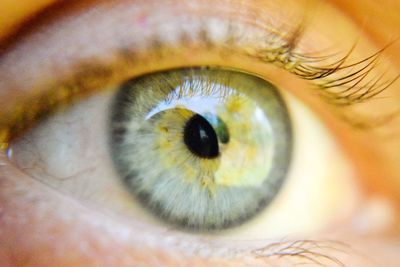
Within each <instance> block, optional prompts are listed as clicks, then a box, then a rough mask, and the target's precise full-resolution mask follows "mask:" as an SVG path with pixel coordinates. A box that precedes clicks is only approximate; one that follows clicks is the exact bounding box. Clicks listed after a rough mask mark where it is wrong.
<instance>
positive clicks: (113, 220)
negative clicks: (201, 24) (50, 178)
mask: <svg viewBox="0 0 400 267" xmlns="http://www.w3.org/2000/svg"><path fill="white" fill-rule="evenodd" d="M80 2H81V3H82V4H76V2H74V1H70V4H69V3H64V4H61V5H58V6H57V5H56V6H54V7H52V9H49V11H48V12H47V13H45V14H44V15H43V16H44V17H45V18H44V19H43V20H41V21H40V18H38V17H36V18H35V19H34V20H33V21H28V24H26V22H25V24H21V23H23V22H24V21H27V18H32V17H33V14H38V12H40V10H42V9H44V8H46V6H50V5H51V4H52V1H23V2H22V1H19V2H17V1H0V7H1V8H0V11H1V12H0V13H1V14H9V15H7V16H5V17H6V18H3V19H4V23H2V22H0V25H4V26H2V27H1V28H0V44H1V46H0V47H1V48H2V50H1V51H0V69H1V70H3V69H5V65H6V64H5V63H4V62H6V61H5V60H8V58H7V55H8V54H12V53H14V54H16V55H17V56H18V55H19V56H20V57H24V58H26V60H25V59H24V62H17V61H16V62H13V65H14V66H10V65H8V66H9V67H10V69H16V70H17V71H21V72H23V73H24V74H25V75H27V74H26V73H29V74H31V77H30V78H29V79H20V80H19V79H18V78H17V77H16V76H9V77H7V80H3V81H0V82H3V83H0V84H1V85H2V86H1V87H0V96H1V99H0V104H1V106H2V107H3V108H2V109H3V111H2V112H4V113H1V114H2V115H3V114H7V113H5V111H6V110H13V108H14V106H15V105H16V103H15V102H17V101H16V100H18V101H19V100H20V99H21V97H20V96H21V95H25V93H26V92H28V90H30V89H31V88H33V87H34V88H35V89H36V88H37V89H36V90H38V91H40V90H47V89H48V88H50V87H51V86H49V84H50V85H51V84H52V83H51V82H49V81H48V80H49V79H50V78H48V77H45V76H46V75H44V74H45V73H48V72H49V71H50V69H51V65H46V62H45V61H43V62H41V61H40V60H41V59H40V57H41V56H40V55H35V53H32V54H29V53H28V52H27V51H26V50H23V49H20V50H18V49H17V48H18V45H19V44H20V43H21V44H24V45H26V46H27V45H32V47H33V49H32V51H35V49H39V48H40V44H41V41H42V40H40V38H37V39H35V40H33V41H32V43H28V42H27V40H30V39H24V35H28V34H31V33H32V32H35V26H34V25H35V23H38V24H40V25H41V27H42V28H41V29H42V30H43V29H46V27H45V26H46V25H47V23H48V22H54V21H57V20H58V19H59V17H60V18H61V17H63V18H66V20H71V19H72V20H74V18H75V17H74V16H75V15H76V16H78V15H82V14H83V13H84V12H83V11H84V10H86V9H88V8H90V7H91V6H93V5H96V4H97V2H98V3H103V2H104V1H80ZM131 2H135V4H136V6H139V11H140V12H142V13H141V17H142V18H146V16H150V15H151V12H152V8H154V9H156V8H155V7H156V5H154V6H151V5H150V4H146V1H131ZM148 2H152V1H148ZM175 2H182V3H183V2H185V1H179V0H177V1H172V0H171V1H169V2H168V3H169V5H167V4H165V5H166V6H168V7H169V8H168V9H166V10H168V11H171V12H176V13H177V14H178V15H179V14H182V13H187V14H191V12H192V13H196V12H199V13H201V14H193V15H196V16H197V15H198V16H199V17H201V16H207V15H209V14H208V13H209V12H210V13H212V11H211V10H209V9H207V7H209V6H210V5H214V4H211V1H194V2H196V3H197V2H198V3H199V7H200V8H198V9H197V8H195V7H193V6H190V5H185V4H182V5H178V4H176V3H175ZM265 2H268V3H265ZM249 3H251V4H248V6H249V10H251V11H252V12H255V11H256V10H259V13H260V14H264V13H262V12H264V11H265V12H266V13H265V14H268V15H270V17H272V18H274V19H276V20H280V21H281V22H282V23H281V24H280V25H285V24H286V23H287V21H288V20H289V18H291V19H293V18H294V20H295V22H292V23H293V24H294V26H288V28H289V29H295V28H296V25H299V23H301V22H302V19H303V18H304V16H302V15H303V14H304V13H305V10H307V8H308V7H310V6H312V5H313V4H315V3H314V2H311V1H288V3H286V4H285V5H284V6H283V7H282V6H281V5H280V4H281V2H280V1H249ZM316 3H317V6H318V8H314V11H313V13H311V14H310V19H308V18H307V19H305V22H304V23H305V29H306V30H305V31H304V33H302V35H301V36H302V37H301V38H300V40H299V46H300V47H303V49H304V51H305V52H308V51H316V50H317V51H318V50H319V49H318V48H320V47H323V48H327V47H328V48H330V49H329V50H328V53H327V54H330V53H331V52H336V51H348V50H349V49H351V47H352V46H353V45H354V43H355V42H356V43H357V47H356V49H354V53H351V56H350V59H349V62H357V60H362V59H364V58H367V57H368V56H370V55H372V54H374V53H376V51H378V50H380V49H382V48H383V47H385V46H386V45H387V44H388V43H390V42H391V41H393V40H396V38H398V37H399V36H400V31H399V29H398V24H399V23H400V15H399V13H398V12H396V10H399V8H400V4H396V3H393V1H389V0H388V1H379V5H378V4H375V1H372V0H371V1H362V2H361V1H360V2H359V1H353V2H350V1H341V0H337V1H329V3H326V4H321V3H319V2H316ZM174 4H175V5H174ZM109 5H110V7H113V6H114V5H115V6H118V5H122V6H123V5H126V8H127V9H129V7H130V6H132V3H130V2H129V1H114V2H113V3H110V4H109ZM319 5H320V6H319ZM71 6H72V7H71ZM176 6H180V9H175V7H176ZM238 6H240V5H239V4H238V1H221V3H220V4H219V5H218V6H213V9H215V11H213V12H215V13H217V14H218V15H219V14H220V13H221V14H222V16H225V15H226V16H235V15H236V13H238V12H239V10H241V9H239V8H238ZM124 8H125V7H124ZM140 8H143V10H141V9H140ZM201 8H203V9H201ZM110 10H111V8H110ZM197 10H201V12H200V11H197ZM260 10H261V11H260ZM97 11H98V12H99V13H100V12H107V11H104V10H97ZM241 11H242V16H243V20H246V19H247V20H248V21H249V23H250V24H252V23H254V24H257V23H256V22H254V21H253V20H254V17H252V18H248V17H249V14H250V13H251V12H249V13H246V12H244V11H243V10H241ZM79 12H83V13H79ZM203 13H204V14H206V15H204V14H203ZM228 13H229V14H228ZM113 14H115V13H113ZM251 14H256V13H251ZM191 15H192V14H191ZM99 16H100V15H99ZM106 16H107V14H106ZM168 16H169V18H171V17H173V15H170V14H168V13H167V12H165V14H161V15H160V17H158V18H157V19H158V20H159V21H163V19H165V17H168ZM39 17H40V16H39ZM47 17H48V18H47ZM255 17H257V16H255ZM265 17H267V18H265ZM265 17H263V19H265V20H266V21H268V16H265ZM35 20H39V22H37V21H35ZM261 20H262V19H261V17H260V21H261ZM308 20H309V21H310V22H309V21H308ZM105 21H106V22H109V23H110V25H113V24H112V23H113V21H112V20H109V21H107V20H105ZM260 21H258V22H259V23H260ZM274 21H275V20H273V19H272V20H271V23H272V24H274V23H275V22H274ZM333 21H334V22H335V23H334V24H332V22H333ZM263 22H265V21H263ZM31 23H32V25H33V26H32V25H30V24H31ZM81 23H87V24H89V25H90V23H91V22H90V21H85V20H82V21H81ZM132 23H140V20H137V18H135V19H132ZM93 24H95V22H93ZM105 24H107V23H105ZM261 24H262V23H261ZM278 24H279V23H277V24H276V25H275V26H276V27H278ZM21 25H23V27H22V28H20V26H21ZM60 26H62V25H60ZM95 26H96V25H92V27H93V28H95ZM99 27H101V26H99ZM104 27H105V26H104ZM285 29H286V28H285ZM60 30H61V29H60ZM19 31H20V32H19ZM99 31H100V32H101V31H104V32H106V31H107V28H104V29H100V30H99ZM17 32H19V33H18V34H17ZM321 32H323V33H324V34H320V33H321ZM78 37H81V38H82V39H84V36H77V39H76V43H77V47H79V44H85V42H84V41H82V42H81V41H80V40H79V38H78ZM34 41H35V42H34ZM50 41H51V40H50ZM86 43H88V42H86ZM57 45H60V43H58V44H57V43H56V42H55V43H54V47H56V48H58V47H57ZM94 45H96V44H93V46H94ZM109 45H110V46H113V43H112V42H111V44H109ZM66 46H67V45H66ZM336 46H340V48H339V49H336V48H335V47H336ZM99 47H100V45H99ZM399 48H400V45H399V43H398V42H394V43H393V44H392V45H391V46H389V47H388V48H387V49H386V50H385V51H384V53H382V56H381V57H380V62H379V66H377V67H376V68H374V69H373V71H372V72H373V74H376V75H377V76H379V75H380V74H382V73H383V72H385V73H386V75H387V76H386V77H388V78H387V79H389V80H390V79H394V77H396V75H397V74H399V73H400V60H399V58H400V49H399ZM98 49H99V51H100V52H101V47H100V48H98ZM182 49H183V48H182ZM190 49H194V48H188V51H186V52H187V53H186V57H177V56H176V54H175V56H174V57H169V58H168V57H167V56H166V57H165V58H166V59H163V60H160V61H159V62H154V60H153V61H149V65H148V66H146V68H147V69H148V70H149V69H152V70H155V69H165V68H171V67H173V66H174V67H179V66H184V65H185V64H189V65H202V64H216V65H221V64H222V63H221V58H220V57H218V56H215V55H214V54H212V53H211V52H207V51H199V50H196V51H197V54H195V55H192V56H191V57H190V58H188V56H187V54H189V52H191V51H190ZM65 50H67V49H64V47H62V46H61V47H60V48H59V51H58V50H57V49H55V51H56V52H55V54H57V55H58V57H57V58H52V60H53V61H56V62H57V64H59V66H60V67H59V72H60V73H61V74H60V75H61V76H62V75H64V76H68V71H66V70H68V69H71V67H73V66H74V64H75V63H76V61H73V60H76V59H77V58H78V60H79V58H80V57H84V55H85V53H88V54H90V53H91V52H93V51H89V50H84V49H81V50H79V49H77V50H73V48H72V50H71V49H69V50H68V51H67V52H69V53H70V56H69V57H68V56H64V52H65ZM94 50H95V49H94ZM176 53H180V54H179V55H181V56H182V55H185V52H182V51H181V52H176ZM21 55H22V56H21ZM71 55H72V56H71ZM342 55H343V54H342ZM17 58H18V57H17ZM3 60H4V61H3ZM107 60H108V59H107ZM107 60H106V61H107ZM172 60H173V62H171V61H172ZM228 61H229V63H225V64H226V65H229V66H231V67H237V68H241V69H246V70H248V71H249V72H253V73H261V74H266V73H268V76H269V77H272V78H271V79H272V80H273V82H274V83H275V84H278V85H279V87H282V88H287V90H289V91H290V93H292V94H293V95H294V96H296V97H298V98H299V99H301V100H302V101H303V102H304V103H306V104H307V105H309V106H310V107H311V109H312V110H314V111H315V112H316V113H317V114H318V115H319V116H320V118H321V120H323V121H324V123H325V124H326V127H327V128H328V129H329V130H330V131H332V133H333V134H334V136H335V138H337V139H338V140H339V141H338V143H339V146H340V147H341V148H342V149H343V150H344V151H345V152H344V153H345V154H346V155H347V157H348V158H349V160H350V161H351V164H352V165H354V169H355V172H356V173H357V175H356V177H357V179H359V180H360V182H359V183H360V184H362V186H361V187H362V189H360V190H362V191H363V193H365V194H366V195H368V196H370V195H371V196H379V198H380V199H383V203H390V205H389V206H390V207H391V211H390V214H392V217H394V218H391V220H390V222H389V223H384V224H383V226H382V227H377V228H376V230H374V231H369V232H368V234H364V235H361V234H359V233H353V230H354V229H353V227H351V226H350V222H348V224H349V225H347V224H346V223H342V224H341V225H337V227H336V228H335V230H334V231H329V232H327V233H321V234H320V235H318V236H310V237H307V238H305V239H304V240H300V241H292V240H290V241H282V240H272V241H271V240H263V241H255V242H251V241H243V242H242V241H240V242H239V241H237V242H236V241H233V242H226V241H220V240H217V239H213V238H209V237H208V238H201V237H198V236H190V235H185V234H177V233H163V232H162V231H160V230H157V229H153V228H152V227H146V226H143V225H142V224H139V223H135V222H133V223H132V222H130V221H127V220H125V219H124V218H119V217H113V216H107V215H105V214H103V213H101V212H98V211H97V210H93V209H92V208H88V207H87V206H85V205H82V204H81V203H79V201H77V200H75V199H73V197H71V196H69V195H66V194H62V193H60V192H58V191H56V190H54V189H52V188H49V187H47V186H46V185H44V184H42V183H40V182H38V181H37V180H34V179H32V178H31V177H29V176H27V175H26V174H24V173H22V172H21V171H20V170H18V169H17V168H16V167H15V166H14V165H13V164H11V163H10V162H9V160H8V159H7V156H6V155H5V154H4V153H2V154H0V266H158V265H160V266H181V265H182V266H258V265H259V266H291V265H292V264H295V263H298V262H304V260H309V258H306V257H314V258H313V259H315V261H314V262H313V263H314V264H315V265H318V261H320V262H323V263H324V264H326V265H327V266H341V265H340V263H343V265H345V266H369V265H370V266H396V264H397V263H398V262H400V241H399V236H400V233H399V232H400V229H399V218H398V217H396V216H397V215H396V214H397V212H396V211H397V210H400V167H399V166H400V165H399V164H398V162H399V160H400V155H398V152H397V150H398V149H396V148H398V147H399V141H398V140H399V138H398V133H399V127H398V126H397V125H398V123H399V120H398V119H397V117H394V118H392V117H393V116H389V117H391V118H392V119H385V118H388V115H390V114H393V113H396V111H398V104H397V103H400V102H399V99H397V98H399V97H400V93H399V92H400V91H399V90H396V89H398V87H399V84H398V83H394V84H393V85H392V86H390V87H389V89H388V90H386V91H385V92H383V93H382V94H380V95H379V96H380V97H381V99H380V100H379V101H371V102H368V103H363V104H360V105H354V106H350V107H346V108H343V109H342V108H337V107H336V106H332V105H330V104H329V103H327V101H324V100H321V97H320V96H319V95H317V94H313V93H311V92H310V91H309V89H308V87H309V84H310V83H309V81H304V80H301V79H299V78H296V77H294V75H293V74H292V73H289V72H286V71H283V70H281V69H277V68H273V67H270V66H266V64H265V62H259V61H255V60H254V59H249V60H247V59H244V58H241V57H235V56H232V57H230V58H229V60H228ZM7 62H10V61H7ZM37 62H40V64H37ZM107 62H108V61H107ZM144 71H145V70H143V69H139V67H137V66H134V67H133V68H132V72H131V73H125V74H124V75H125V76H130V75H138V74H140V73H143V72H144ZM10 73H13V72H12V71H10ZM41 73H43V75H39V74H41ZM14 74H15V72H14ZM125 76H124V77H125ZM32 77H33V78H32ZM43 77H44V78H43ZM51 79H53V80H55V78H53V77H51ZM114 79H115V80H117V79H121V77H118V78H117V77H114ZM59 80H62V78H59ZM104 82H105V83H106V82H107V83H111V82H110V81H104ZM54 83H55V82H54ZM15 84H18V89H15V88H17V87H16V86H15ZM85 84H86V83H85ZM87 84H88V83H87ZM96 84H98V83H96ZM33 85H34V86H33ZM87 87H89V86H87ZM9 88H13V89H14V90H9ZM38 91H37V92H38ZM10 99H11V101H10ZM349 114H350V115H349ZM356 114H357V115H356ZM338 117H340V118H344V119H338ZM380 120H381V121H383V122H382V123H379V122H380ZM349 121H350V123H349ZM355 125H356V126H355ZM376 125H380V127H378V126H376ZM382 125H383V126H382ZM368 126H370V127H368ZM362 128H366V129H369V130H360V129H362ZM370 128H373V129H375V128H377V130H371V129H370ZM328 168H329V167H327V169H328ZM385 207H386V205H383V206H379V205H378V208H377V209H378V211H377V213H376V214H378V215H376V216H377V217H380V216H383V215H381V214H382V213H380V212H381V209H384V208H385ZM392 210H393V211H392ZM378 221H379V220H378ZM377 224H379V223H377ZM326 240H329V241H326ZM299 251H300V252H299ZM341 251H345V252H344V253H342V252H341ZM299 255H300V256H299ZM336 259H337V260H336ZM368 264H369V265H368Z"/></svg>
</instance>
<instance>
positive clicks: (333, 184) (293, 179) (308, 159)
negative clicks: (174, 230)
mask: <svg viewBox="0 0 400 267" xmlns="http://www.w3.org/2000/svg"><path fill="white" fill-rule="evenodd" d="M284 96H285V100H286V102H287V105H288V108H289V111H290V115H291V117H292V123H293V132H294V152H293V159H292V165H291V168H290V171H289V175H288V178H287V180H286V184H284V186H283V188H282V190H281V192H280V193H279V195H278V196H277V197H276V199H275V200H274V202H273V203H272V204H271V205H270V207H268V208H267V209H266V210H265V211H264V212H263V214H261V215H260V216H258V217H257V218H256V219H255V220H253V221H252V222H250V223H249V224H247V225H244V226H243V227H241V229H237V230H236V229H234V230H232V231H230V232H228V233H226V234H224V236H225V237H231V236H234V237H235V238H238V237H239V238H244V239H248V238H281V237H289V236H296V237H298V236H309V235H310V234H315V233H317V232H319V231H324V230H327V229H329V227H330V226H332V225H334V224H335V223H340V222H342V221H344V220H345V219H347V217H348V216H350V215H352V214H353V212H354V210H355V208H356V207H357V206H358V205H359V202H360V197H361V195H360V192H359V191H358V188H359V187H358V185H357V184H356V181H355V174H354V172H353V169H352V166H351V161H350V159H348V158H346V156H345V154H344V153H343V152H342V150H341V148H340V147H339V145H338V143H337V142H336V140H335V139H334V137H333V136H332V134H331V133H330V132H329V130H328V129H327V128H326V127H325V126H324V125H323V124H322V122H321V121H320V120H319V119H318V118H317V116H316V114H314V113H313V111H311V110H310V109H309V108H308V107H307V106H305V104H303V103H301V102H300V101H298V100H297V99H296V98H294V97H293V96H291V95H289V94H285V95H284ZM236 233H237V234H236Z"/></svg>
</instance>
